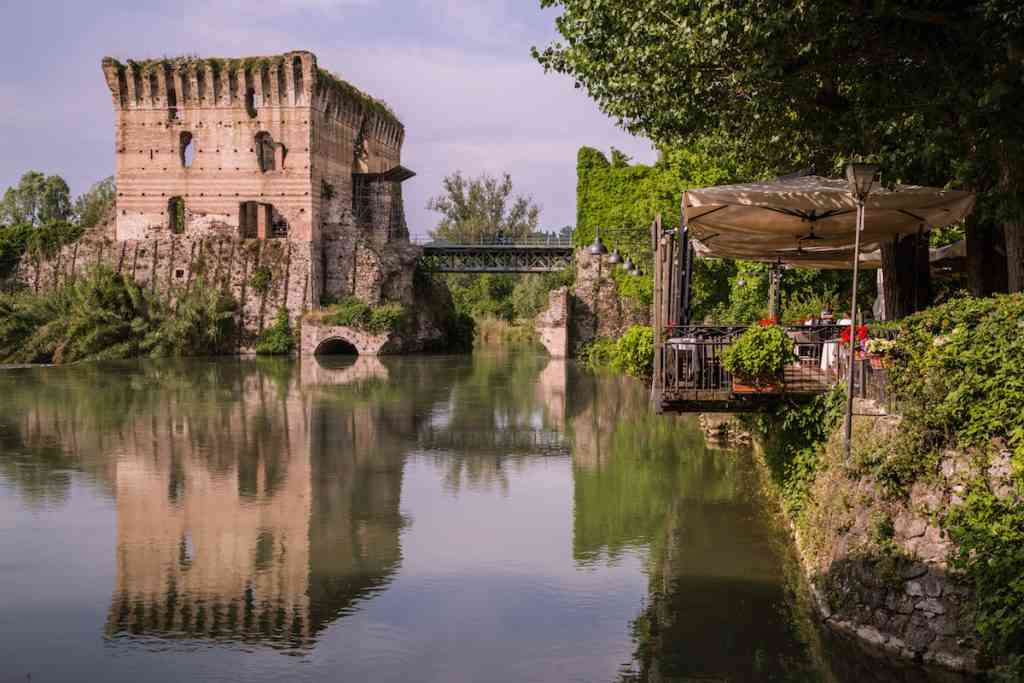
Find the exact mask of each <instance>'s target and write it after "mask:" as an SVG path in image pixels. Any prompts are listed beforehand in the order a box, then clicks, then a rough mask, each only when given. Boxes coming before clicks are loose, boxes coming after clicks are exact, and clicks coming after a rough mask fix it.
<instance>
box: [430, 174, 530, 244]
mask: <svg viewBox="0 0 1024 683" xmlns="http://www.w3.org/2000/svg"><path fill="white" fill-rule="evenodd" d="M442 183H443V185H444V194H442V195H441V196H438V197H432V198H431V199H430V201H428V202H427V208H428V209H430V210H431V211H436V212H437V213H439V214H441V218H440V220H439V221H438V223H437V227H435V228H434V229H433V230H432V231H431V233H430V234H431V236H432V237H433V238H434V239H438V240H450V241H453V242H476V241H479V240H480V239H482V238H494V237H498V236H502V237H506V238H515V237H525V236H527V235H529V234H531V233H533V232H536V230H537V225H538V223H539V221H540V208H539V207H538V206H537V204H536V203H534V201H533V199H532V198H530V197H527V196H522V195H518V196H516V197H513V196H512V177H511V176H510V175H509V174H508V173H506V174H504V175H503V176H502V177H501V179H498V178H495V177H494V176H491V175H488V174H486V173H485V174H483V175H480V176H478V177H476V178H465V177H464V176H463V175H462V173H460V172H459V171H456V172H455V173H453V174H451V175H449V176H446V177H445V179H444V180H443V181H442Z"/></svg>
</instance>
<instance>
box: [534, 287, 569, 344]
mask: <svg viewBox="0 0 1024 683" xmlns="http://www.w3.org/2000/svg"><path fill="white" fill-rule="evenodd" d="M570 314H571V310H570V304H569V288H568V287H560V288H558V289H556V290H554V291H552V292H551V293H550V294H549V295H548V307H547V308H546V309H544V311H543V312H541V314H540V315H538V316H537V319H536V322H535V323H534V327H535V329H536V330H537V337H538V338H539V339H540V343H541V344H543V345H544V348H546V349H547V350H548V353H549V354H551V357H552V358H567V357H568V356H569V315H570Z"/></svg>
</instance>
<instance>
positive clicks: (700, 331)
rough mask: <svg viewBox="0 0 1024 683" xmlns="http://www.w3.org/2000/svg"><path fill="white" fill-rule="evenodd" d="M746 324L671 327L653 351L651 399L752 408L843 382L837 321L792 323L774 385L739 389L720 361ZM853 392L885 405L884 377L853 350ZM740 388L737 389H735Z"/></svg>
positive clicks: (666, 406)
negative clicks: (789, 346)
mask: <svg viewBox="0 0 1024 683" xmlns="http://www.w3.org/2000/svg"><path fill="white" fill-rule="evenodd" d="M746 329H747V328H746V326H713V325H670V326H668V327H666V328H665V330H664V336H663V342H662V343H661V344H660V346H659V348H657V349H656V353H658V354H659V355H660V358H659V359H658V360H659V361H660V362H656V363H655V367H657V368H660V376H659V377H656V378H655V386H654V390H655V398H656V400H657V402H658V404H659V407H660V409H661V410H663V411H668V412H701V411H708V412H710V411H715V410H725V411H742V410H757V409H761V408H763V407H765V406H766V405H769V404H770V403H771V402H772V401H777V400H778V399H779V398H780V396H781V397H791V398H807V397H811V396H814V395H815V394H821V393H825V392H826V391H828V390H829V389H830V388H831V387H832V385H834V384H836V383H838V382H844V381H846V377H847V375H846V369H847V368H848V367H849V366H848V362H849V361H848V356H849V352H848V347H847V345H846V344H844V343H843V342H842V334H843V329H844V328H843V327H841V326H838V325H795V326H788V327H786V328H785V330H786V334H787V335H788V336H789V338H790V340H791V341H792V343H793V350H794V351H795V352H796V355H797V361H796V362H794V363H790V364H789V365H787V366H786V368H785V371H784V372H783V375H782V376H781V377H780V378H779V380H778V383H777V385H775V386H773V387H771V388H770V389H768V390H767V391H750V390H742V388H741V387H738V386H737V385H736V384H735V383H734V382H733V377H732V374H731V373H730V372H729V371H728V370H726V369H725V367H724V366H723V365H722V354H723V352H724V351H725V349H726V348H727V347H728V346H729V345H730V344H731V343H732V342H733V341H734V340H735V339H736V338H737V337H738V336H739V335H740V334H742V333H743V331H744V330H746ZM855 362H856V363H857V365H856V366H855V367H854V380H855V382H854V395H855V396H858V397H863V398H874V399H876V400H881V401H882V402H883V403H884V404H885V405H887V406H888V405H890V402H889V398H888V394H889V392H888V383H887V381H886V379H887V375H886V373H885V371H884V370H875V369H873V368H871V366H870V364H869V363H868V361H867V359H866V358H864V357H862V355H860V354H858V358H857V360H856V361H855ZM738 389H741V390H738Z"/></svg>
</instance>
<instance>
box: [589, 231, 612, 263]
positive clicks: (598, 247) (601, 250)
mask: <svg viewBox="0 0 1024 683" xmlns="http://www.w3.org/2000/svg"><path fill="white" fill-rule="evenodd" d="M596 232H597V234H595V235H594V241H593V243H592V244H591V245H590V249H589V251H590V253H591V254H592V255H593V256H600V255H602V254H607V253H608V247H606V246H604V242H602V241H601V228H598V229H597V231H596Z"/></svg>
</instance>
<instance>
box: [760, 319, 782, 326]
mask: <svg viewBox="0 0 1024 683" xmlns="http://www.w3.org/2000/svg"><path fill="white" fill-rule="evenodd" d="M757 324H758V325H760V326H761V327H771V326H772V325H778V324H779V320H778V318H761V319H760V320H758V321H757Z"/></svg>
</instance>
